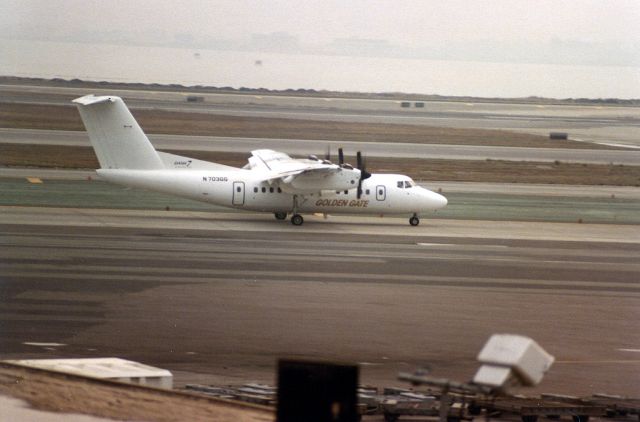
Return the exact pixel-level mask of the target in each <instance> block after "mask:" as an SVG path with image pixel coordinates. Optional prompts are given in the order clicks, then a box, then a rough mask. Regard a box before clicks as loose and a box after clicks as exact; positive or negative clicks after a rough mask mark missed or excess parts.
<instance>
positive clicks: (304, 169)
mask: <svg viewBox="0 0 640 422" xmlns="http://www.w3.org/2000/svg"><path fill="white" fill-rule="evenodd" d="M249 167H250V168H251V169H252V170H260V171H262V172H263V173H264V175H265V179H264V180H265V181H269V182H272V181H274V180H277V179H280V180H281V181H282V182H284V183H290V182H291V181H293V179H294V178H295V177H296V176H298V175H301V174H316V175H321V174H330V173H337V172H340V171H342V169H341V168H340V166H337V165H335V164H330V163H329V164H327V163H323V162H322V161H316V160H308V159H297V158H291V157H290V156H288V155H287V154H285V153H283V152H278V151H273V150H270V149H259V150H254V151H251V157H250V158H249Z"/></svg>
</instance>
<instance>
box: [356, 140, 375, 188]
mask: <svg viewBox="0 0 640 422" xmlns="http://www.w3.org/2000/svg"><path fill="white" fill-rule="evenodd" d="M356 162H357V165H358V170H360V179H359V180H358V199H360V197H361V196H362V181H363V180H365V179H368V178H370V177H371V173H369V172H367V170H366V166H365V162H364V158H363V157H362V153H361V152H360V151H358V152H357V153H356Z"/></svg>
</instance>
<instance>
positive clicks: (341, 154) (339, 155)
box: [338, 148, 344, 165]
mask: <svg viewBox="0 0 640 422" xmlns="http://www.w3.org/2000/svg"><path fill="white" fill-rule="evenodd" d="M338 164H339V165H343V164H344V153H343V152H342V148H338Z"/></svg>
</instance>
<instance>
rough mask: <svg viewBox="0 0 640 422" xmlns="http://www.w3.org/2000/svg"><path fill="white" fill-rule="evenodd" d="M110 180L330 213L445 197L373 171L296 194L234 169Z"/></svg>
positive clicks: (413, 207) (270, 208)
mask: <svg viewBox="0 0 640 422" xmlns="http://www.w3.org/2000/svg"><path fill="white" fill-rule="evenodd" d="M97 173H98V175H99V176H100V177H101V178H103V179H104V180H106V181H109V182H112V183H117V184H121V185H125V186H132V187H138V188H143V189H148V190H153V191H158V192H164V193H168V194H173V195H177V196H181V197H184V198H189V199H194V200H197V201H203V202H208V203H212V204H216V205H220V206H224V207H230V208H236V209H245V210H251V211H266V212H274V213H275V212H284V213H289V212H292V211H293V210H294V202H296V203H297V212H306V213H328V214H346V213H357V214H399V215H403V214H415V215H421V214H423V213H425V212H427V211H430V210H434V209H438V208H442V207H444V206H445V205H446V204H447V200H446V198H445V197H443V196H442V195H439V194H437V193H435V192H432V191H430V190H428V189H425V188H422V187H419V186H416V185H415V184H414V183H413V182H412V181H411V179H409V178H408V177H407V176H403V175H397V174H373V175H372V176H371V177H370V178H368V179H366V180H364V181H363V183H362V195H361V197H360V198H359V199H358V198H357V186H354V187H353V188H352V189H349V190H346V191H344V190H343V191H335V190H332V191H327V190H323V191H320V192H319V193H306V194H292V193H287V192H286V189H282V188H280V187H279V185H278V184H277V183H273V184H269V183H268V182H265V181H263V180H264V178H263V177H261V176H262V175H261V174H260V173H259V172H256V171H253V170H246V169H234V170H221V171H216V170H189V169H175V170H167V169H163V170H126V169H113V170H112V169H99V170H97Z"/></svg>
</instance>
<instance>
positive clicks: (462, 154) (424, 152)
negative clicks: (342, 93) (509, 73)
mask: <svg viewBox="0 0 640 422" xmlns="http://www.w3.org/2000/svg"><path fill="white" fill-rule="evenodd" d="M148 137H149V140H150V141H151V142H152V143H153V145H154V146H155V147H156V148H158V149H163V150H168V151H173V150H196V151H221V152H242V153H247V157H248V156H249V152H250V151H251V150H254V149H261V148H269V149H274V150H277V151H283V152H286V153H289V154H293V155H297V156H306V155H308V154H316V155H322V154H324V153H325V152H326V149H327V145H330V146H331V149H332V150H333V151H337V150H338V148H339V147H343V148H344V149H345V150H346V151H347V152H349V151H351V152H353V151H358V150H361V151H363V152H364V153H365V154H366V155H367V156H371V157H400V158H422V159H429V158H431V159H454V160H486V159H493V160H508V161H536V162H554V161H556V160H557V161H562V162H572V163H589V164H609V163H614V164H624V165H640V150H638V151H627V150H587V149H584V150H583V149H562V148H557V149H554V148H515V147H485V146H466V145H434V144H413V143H404V142H394V143H388V142H337V141H327V140H302V139H273V138H226V137H215V136H186V135H148ZM0 143H13V144H38V145H67V146H90V145H91V144H90V142H89V137H88V135H87V134H86V132H72V131H52V130H33V129H6V128H5V129H0Z"/></svg>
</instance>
